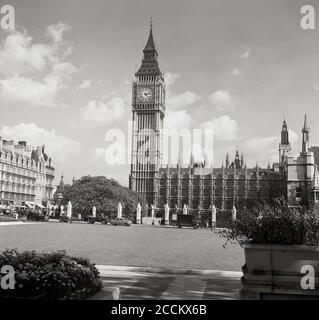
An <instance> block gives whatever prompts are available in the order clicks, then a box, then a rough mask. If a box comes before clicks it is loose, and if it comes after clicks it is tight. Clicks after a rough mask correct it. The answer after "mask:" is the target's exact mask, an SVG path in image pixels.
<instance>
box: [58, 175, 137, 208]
mask: <svg viewBox="0 0 319 320" xmlns="http://www.w3.org/2000/svg"><path fill="white" fill-rule="evenodd" d="M60 191H61V193H62V195H63V200H62V204H64V205H66V204H67V203H68V202H69V201H71V203H72V205H73V210H74V211H77V212H79V213H90V212H91V211H92V208H93V206H95V207H96V209H97V212H104V213H105V212H116V211H117V207H118V204H119V202H121V204H122V206H123V213H129V212H132V211H135V210H136V205H137V202H138V194H137V193H136V192H133V191H131V190H130V189H129V188H126V187H123V186H121V185H120V184H119V183H118V182H117V181H116V180H113V179H107V178H106V177H103V176H98V177H91V176H84V177H82V178H81V179H79V180H75V181H74V182H73V184H72V185H69V184H67V185H65V186H64V187H63V188H62V190H60Z"/></svg>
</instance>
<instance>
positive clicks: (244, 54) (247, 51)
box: [241, 47, 251, 59]
mask: <svg viewBox="0 0 319 320" xmlns="http://www.w3.org/2000/svg"><path fill="white" fill-rule="evenodd" d="M250 54H251V48H250V47H246V48H245V52H244V53H243V54H242V55H241V57H242V58H243V59H248V58H249V56H250Z"/></svg>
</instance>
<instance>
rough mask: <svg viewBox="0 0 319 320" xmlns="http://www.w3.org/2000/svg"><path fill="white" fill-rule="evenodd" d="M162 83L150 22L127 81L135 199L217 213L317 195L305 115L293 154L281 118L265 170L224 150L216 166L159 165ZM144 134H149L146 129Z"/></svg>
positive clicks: (318, 155) (315, 155) (315, 158)
mask: <svg viewBox="0 0 319 320" xmlns="http://www.w3.org/2000/svg"><path fill="white" fill-rule="evenodd" d="M165 109H166V105H165V83H164V76H163V74H162V72H161V71H160V68H159V63H158V53H157V49H156V46H155V43H154V39H153V32H152V26H151V28H150V33H149V37H148V40H147V43H146V46H145V48H144V50H143V59H142V63H141V66H140V68H139V69H138V70H137V72H136V73H135V78H134V81H133V85H132V118H133V128H132V130H133V134H132V154H131V157H132V159H131V172H130V177H129V186H130V188H131V189H132V190H133V191H136V192H138V193H139V195H140V202H141V203H143V204H146V205H154V207H155V208H163V207H164V205H165V204H168V205H169V207H170V208H182V207H183V206H184V205H187V206H188V208H189V209H201V210H209V209H210V208H212V206H213V205H215V207H216V208H218V209H219V210H223V211H228V210H231V209H232V207H233V206H234V205H235V207H236V208H237V209H238V210H241V209H243V208H244V207H245V206H246V205H247V203H248V202H251V201H258V202H259V201H270V200H271V199H275V198H280V197H285V198H286V199H287V201H288V203H289V204H290V205H291V206H295V205H300V204H301V203H303V204H305V205H312V204H314V203H316V202H318V199H319V176H318V171H317V165H316V164H317V163H318V162H319V148H318V147H310V134H309V132H310V129H309V127H308V123H307V117H306V116H305V119H304V123H303V127H302V146H301V152H300V154H299V156H298V157H297V158H293V157H292V156H290V151H291V145H290V142H289V131H288V126H287V123H286V121H285V120H284V121H283V124H282V128H281V139H280V142H279V148H278V149H279V152H278V153H279V155H278V162H277V163H274V164H272V165H271V166H270V164H269V165H268V167H267V168H260V167H259V165H258V164H256V166H255V167H253V168H248V167H247V165H246V163H245V159H244V156H243V154H241V155H240V154H239V152H238V151H236V154H235V155H234V158H233V159H231V158H230V156H229V154H227V155H226V157H225V162H224V164H223V165H222V167H221V168H209V167H207V164H206V163H205V162H195V161H194V159H193V157H192V156H190V161H189V164H188V165H187V166H186V167H185V166H183V165H181V164H179V163H178V164H177V165H175V166H171V165H168V166H165V167H162V165H161V161H162V158H163V154H162V145H161V144H162V141H163V137H162V133H161V130H162V129H163V123H164V119H165ZM148 132H150V133H148Z"/></svg>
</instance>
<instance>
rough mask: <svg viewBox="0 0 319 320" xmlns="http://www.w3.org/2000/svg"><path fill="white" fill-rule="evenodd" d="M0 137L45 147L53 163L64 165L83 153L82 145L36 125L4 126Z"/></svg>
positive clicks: (0, 131) (0, 130)
mask: <svg viewBox="0 0 319 320" xmlns="http://www.w3.org/2000/svg"><path fill="white" fill-rule="evenodd" d="M0 135H1V136H2V137H3V138H4V139H12V140H15V141H18V140H23V141H27V143H28V145H32V146H39V145H40V146H41V145H45V146H46V150H47V154H48V156H49V157H52V159H53V162H55V161H57V162H59V163H64V162H65V161H67V159H68V158H69V156H74V155H78V154H79V153H80V151H81V143H80V142H79V141H76V140H72V139H69V138H67V137H64V136H62V135H59V134H57V133H56V131H55V130H51V131H48V130H46V129H44V128H40V127H38V126H37V125H36V124H35V123H20V124H18V125H16V126H13V127H9V126H3V127H2V128H1V129H0Z"/></svg>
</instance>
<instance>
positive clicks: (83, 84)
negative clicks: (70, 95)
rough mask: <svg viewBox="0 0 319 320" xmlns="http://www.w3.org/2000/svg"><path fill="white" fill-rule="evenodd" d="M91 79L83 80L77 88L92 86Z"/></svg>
mask: <svg viewBox="0 0 319 320" xmlns="http://www.w3.org/2000/svg"><path fill="white" fill-rule="evenodd" d="M91 84H92V83H91V80H83V81H82V83H81V84H80V85H79V86H78V87H77V90H83V89H87V88H89V87H91Z"/></svg>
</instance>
